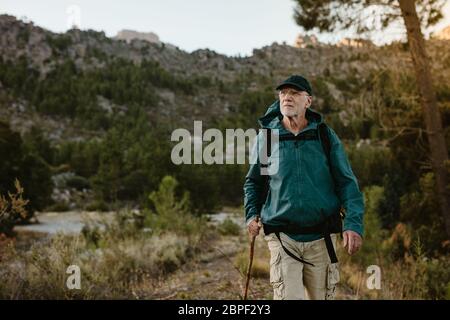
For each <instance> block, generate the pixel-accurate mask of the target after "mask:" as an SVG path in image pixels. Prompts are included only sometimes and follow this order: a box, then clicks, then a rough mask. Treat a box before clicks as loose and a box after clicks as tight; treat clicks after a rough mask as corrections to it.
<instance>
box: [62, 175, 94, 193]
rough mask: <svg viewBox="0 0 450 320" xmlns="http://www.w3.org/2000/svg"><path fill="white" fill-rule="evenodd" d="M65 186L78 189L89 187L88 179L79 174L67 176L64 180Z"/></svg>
mask: <svg viewBox="0 0 450 320" xmlns="http://www.w3.org/2000/svg"><path fill="white" fill-rule="evenodd" d="M66 186H67V187H69V188H74V189H76V190H79V191H81V190H83V189H90V188H91V184H90V183H89V180H88V179H86V178H84V177H81V176H72V177H69V178H68V179H67V181H66Z"/></svg>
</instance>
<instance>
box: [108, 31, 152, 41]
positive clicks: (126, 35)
mask: <svg viewBox="0 0 450 320" xmlns="http://www.w3.org/2000/svg"><path fill="white" fill-rule="evenodd" d="M114 39H117V40H125V41H126V42H127V43H130V42H131V41H132V40H134V39H139V40H145V41H148V42H150V43H160V41H159V37H158V35H157V34H156V33H153V32H137V31H134V30H127V29H124V30H120V31H119V32H118V33H117V35H116V36H115V37H114Z"/></svg>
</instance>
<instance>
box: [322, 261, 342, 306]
mask: <svg viewBox="0 0 450 320" xmlns="http://www.w3.org/2000/svg"><path fill="white" fill-rule="evenodd" d="M338 282H339V263H330V264H329V265H328V267H327V290H326V293H325V300H334V298H335V296H336V286H337V284H338Z"/></svg>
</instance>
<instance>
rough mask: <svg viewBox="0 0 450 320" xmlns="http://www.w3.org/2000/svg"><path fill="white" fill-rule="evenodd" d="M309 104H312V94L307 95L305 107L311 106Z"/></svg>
mask: <svg viewBox="0 0 450 320" xmlns="http://www.w3.org/2000/svg"><path fill="white" fill-rule="evenodd" d="M311 104H312V96H308V103H307V105H306V108H309V107H311Z"/></svg>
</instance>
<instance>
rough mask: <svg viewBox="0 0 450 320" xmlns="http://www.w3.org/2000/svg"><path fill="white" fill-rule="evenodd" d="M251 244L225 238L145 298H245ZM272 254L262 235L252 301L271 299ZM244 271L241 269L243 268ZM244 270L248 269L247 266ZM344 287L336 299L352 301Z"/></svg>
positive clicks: (243, 239)
mask: <svg viewBox="0 0 450 320" xmlns="http://www.w3.org/2000/svg"><path fill="white" fill-rule="evenodd" d="M248 245H249V241H248V239H247V238H246V236H245V235H240V236H224V237H221V238H220V239H218V240H216V241H214V243H212V244H211V246H210V247H209V248H208V250H207V252H206V253H204V254H202V255H200V256H198V257H197V258H196V259H195V260H194V261H191V262H189V263H187V264H185V265H183V266H182V267H181V268H180V269H179V270H177V271H176V272H175V273H173V274H171V275H170V276H169V277H168V278H166V279H164V280H161V281H158V282H156V283H153V284H152V289H151V290H149V289H148V287H147V289H144V290H143V291H141V294H140V295H141V298H143V299H164V300H167V299H194V300H207V299H237V300H240V299H242V292H243V287H244V285H245V276H244V275H243V274H241V272H240V271H239V267H238V266H239V265H240V264H241V265H242V261H243V260H246V259H245V258H246V257H248ZM269 256H270V254H269V251H268V249H267V245H266V242H265V241H264V239H263V238H262V237H261V236H260V237H258V238H257V241H256V246H255V260H254V264H255V263H256V264H257V268H258V269H259V272H258V277H252V279H251V283H250V290H249V300H261V299H272V294H273V291H272V287H271V286H270V283H269ZM241 269H242V267H241ZM244 269H245V267H244ZM347 291H348V290H346V289H345V288H342V287H341V288H338V293H337V299H351V294H350V293H349V292H347Z"/></svg>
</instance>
